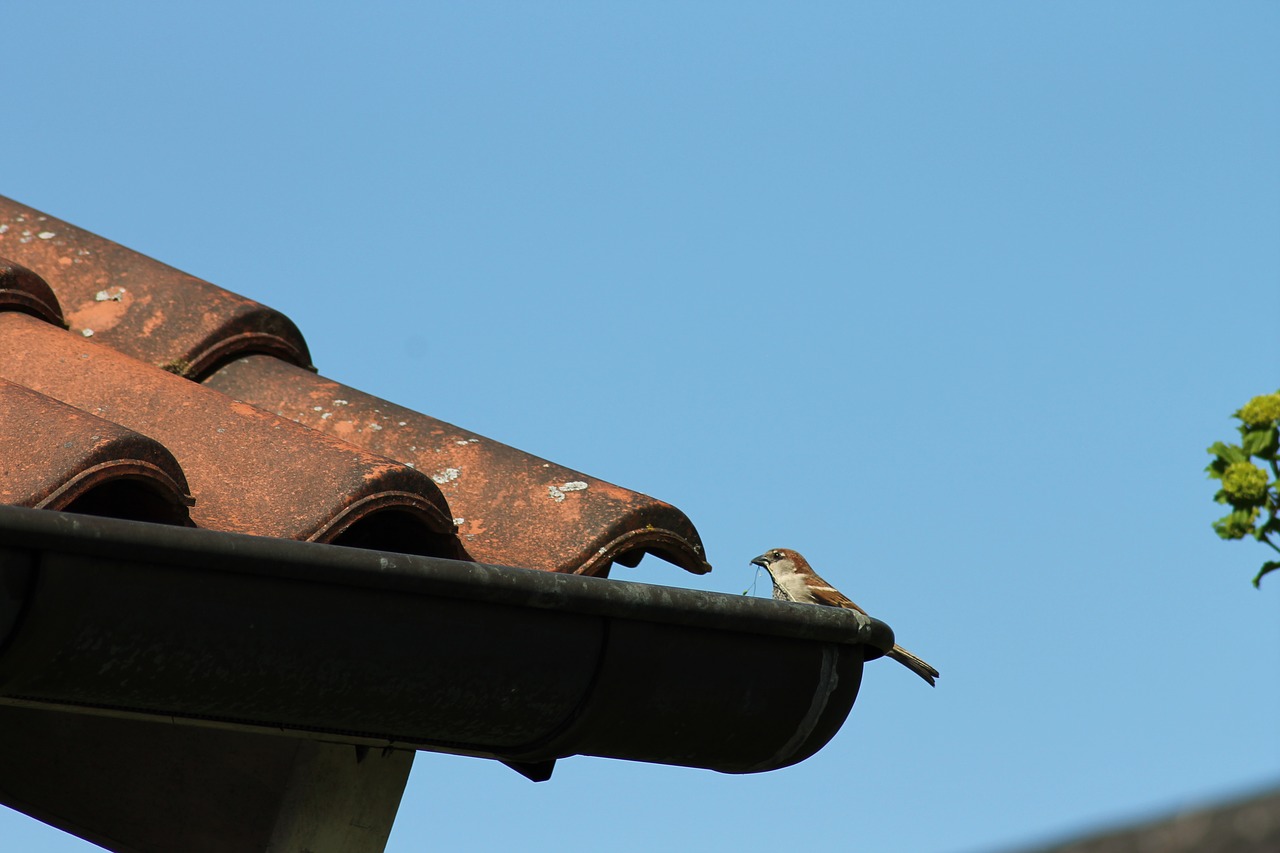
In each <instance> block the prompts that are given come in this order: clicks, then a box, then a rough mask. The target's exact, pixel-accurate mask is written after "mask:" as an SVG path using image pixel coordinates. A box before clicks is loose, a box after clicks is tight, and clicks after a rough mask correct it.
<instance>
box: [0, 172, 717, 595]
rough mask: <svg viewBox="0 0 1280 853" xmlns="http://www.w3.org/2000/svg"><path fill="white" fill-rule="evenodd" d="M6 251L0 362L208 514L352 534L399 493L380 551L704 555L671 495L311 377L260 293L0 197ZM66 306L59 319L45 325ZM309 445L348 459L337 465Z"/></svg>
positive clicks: (300, 349) (286, 326) (281, 529)
mask: <svg viewBox="0 0 1280 853" xmlns="http://www.w3.org/2000/svg"><path fill="white" fill-rule="evenodd" d="M0 255H3V256H6V257H7V258H12V259H13V261H11V262H6V265H4V266H0V311H7V312H9V314H8V315H7V316H4V315H0V317H2V320H3V322H2V328H0V352H9V353H10V354H11V356H12V357H10V356H6V357H5V362H6V363H4V364H3V366H2V367H0V375H2V376H4V377H6V378H9V379H10V380H11V381H13V382H16V383H18V384H23V385H28V386H30V387H32V388H34V389H35V390H37V391H40V392H41V393H44V394H47V395H48V396H50V397H53V398H56V399H59V400H62V401H63V402H64V403H68V404H70V405H72V406H75V407H78V408H81V409H83V410H84V411H86V412H89V413H91V414H94V415H98V416H101V417H104V418H107V419H108V420H111V421H114V422H116V423H118V424H120V425H122V426H124V427H127V428H129V429H132V430H134V431H136V432H138V433H141V434H143V435H146V436H149V437H151V438H153V439H156V440H158V441H159V442H160V443H162V444H163V445H164V446H166V447H168V449H169V450H171V451H173V453H174V455H175V456H176V457H177V458H178V459H179V461H180V462H181V464H182V466H183V468H184V469H185V470H186V472H187V475H188V477H189V478H190V481H191V485H192V490H193V495H194V497H195V499H196V504H195V507H194V508H193V509H192V518H193V519H194V520H195V521H196V523H197V524H200V525H201V526H209V527H213V528H215V529H223V530H232V531H245V532H255V533H259V534H260V535H270V536H283V537H290V538H318V539H322V540H325V541H337V539H336V537H338V536H340V535H341V536H342V537H343V539H342V542H343V544H356V540H357V539H359V538H360V536H357V534H360V535H361V536H366V537H367V535H368V533H369V531H370V525H368V524H362V525H359V527H360V528H361V529H360V530H353V529H352V523H353V521H355V520H359V519H363V518H366V517H369V516H371V515H372V513H373V511H374V510H377V509H381V508H387V507H390V506H395V507H397V508H398V509H399V510H400V514H399V516H398V517H399V519H400V520H399V521H398V522H391V521H389V518H390V517H388V516H387V515H386V514H385V513H383V514H382V516H380V518H381V521H380V522H379V524H378V525H377V534H378V537H379V540H380V541H381V542H382V544H381V547H383V548H385V549H387V550H411V551H412V550H420V549H421V548H422V547H423V546H421V545H418V546H415V545H412V544H411V543H405V542H404V541H402V540H404V539H405V537H406V536H408V537H409V538H410V539H412V538H413V534H411V533H410V529H411V528H412V527H413V523H411V522H406V521H405V519H406V518H409V517H416V518H417V519H418V522H425V523H427V526H428V527H429V528H430V530H431V531H432V534H431V535H432V536H435V537H436V538H435V539H432V540H431V543H430V545H429V546H428V547H427V550H428V551H429V552H431V553H443V552H442V551H440V549H441V548H442V547H444V545H445V540H443V539H440V538H439V537H440V536H447V534H448V533H449V532H451V528H450V525H452V523H453V521H454V520H455V519H457V524H458V526H459V529H458V532H459V534H460V538H452V537H450V543H449V548H448V549H446V550H450V549H451V551H452V555H453V556H458V557H463V558H470V559H474V560H478V561H483V562H490V563H498V564H505V565H516V566H523V567H527V568H538V569H544V570H551V571H559V572H577V573H582V574H596V575H605V574H607V573H608V571H609V568H610V566H611V565H612V563H614V562H619V563H622V564H624V565H635V564H636V563H637V562H638V561H639V560H640V558H641V557H642V556H643V555H644V554H645V553H653V554H656V555H658V556H660V557H662V558H664V559H667V560H669V561H671V562H673V563H675V564H677V565H679V566H681V567H683V568H685V569H688V570H689V571H693V572H699V573H700V572H705V571H708V570H709V569H710V565H709V564H708V563H707V561H706V558H705V555H704V554H703V549H702V543H701V541H700V539H699V537H698V533H697V531H696V530H695V529H694V527H693V524H692V523H691V522H690V521H689V519H688V518H687V517H686V516H685V515H684V513H682V512H680V511H679V510H678V509H676V508H675V507H673V506H671V505H670V504H666V503H663V502H662V501H659V500H655V499H654V498H651V497H648V496H647V495H642V494H639V493H637V492H633V491H630V490H627V489H624V488H622V487H619V486H615V485H612V484H610V483H607V482H604V481H603V480H599V479H596V478H593V477H589V476H587V475H585V474H582V473H579V472H577V471H573V470H571V469H569V468H565V467H563V466H560V465H557V464H555V463H553V462H549V461H547V460H544V459H540V458H538V457H536V456H533V455H531V454H527V453H524V452H523V451H520V450H517V449H515V448H512V447H509V446H507V445H504V444H501V443H499V442H496V441H492V440H490V439H487V438H484V437H482V436H478V435H476V434H474V433H471V432H469V431H467V430H464V429H461V428H459V427H455V426H453V425H451V424H447V423H444V422H442V421H439V420H436V419H435V418H432V417H430V416H428V415H425V414H421V413H418V412H413V411H411V410H408V409H405V408H403V407H400V406H396V405H394V404H392V403H389V402H387V401H385V400H380V399H378V398H376V397H373V396H370V395H367V394H364V393H362V392H360V391H357V390H356V389H353V388H349V387H347V386H343V385H340V384H339V383H336V382H333V381H332V380H328V379H324V378H323V377H320V376H317V375H315V374H314V373H312V372H310V371H311V368H310V356H309V355H308V351H307V346H306V343H305V341H304V340H303V339H302V336H301V334H300V333H299V332H298V330H297V328H296V327H295V326H294V325H293V323H292V322H290V321H289V319H288V318H287V317H285V316H284V315H282V314H280V313H278V312H276V311H273V310H272V309H270V308H267V307H265V306H263V305H260V304H258V303H256V302H254V301H252V300H249V299H246V298H244V297H242V296H239V295H237V294H234V293H231V292H229V291H226V290H223V289H222V288H219V287H217V286H215V285H213V284H210V283H209V282H206V281H202V280H200V279H198V278H195V277H192V276H189V275H187V274H185V273H182V272H179V271H178V270H175V269H173V268H172V267H169V266H167V265H165V264H162V263H160V262H158V261H155V260H153V259H151V258H148V257H146V256H144V255H141V254H139V253H137V252H134V251H132V250H130V249H126V248H124V247H123V246H120V245H118V244H116V243H113V242H111V241H109V240H106V239H103V238H101V237H98V236H96V235H94V234H91V233H89V232H87V231H84V230H83V229H80V228H76V227H75V226H73V225H69V224H67V223H65V222H62V221H60V220H58V219H55V218H54V217H51V216H48V215H47V214H44V213H41V212H40V211H38V210H34V209H32V208H30V207H27V206H25V205H22V204H19V203H17V202H15V201H12V200H9V199H5V198H3V197H0ZM19 264H21V266H19ZM46 282H47V284H46ZM55 297H56V298H55ZM58 303H61V306H62V307H61V310H59V309H58ZM15 312H20V313H15ZM23 315H29V316H26V317H25V318H24V317H23ZM31 317H36V318H40V319H42V320H45V321H47V322H46V323H44V324H40V323H37V322H35V321H34V320H32V319H31ZM62 318H65V320H66V325H67V326H68V327H69V329H70V332H62V331H60V330H59V329H57V328H54V325H53V324H61V321H62ZM104 344H105V345H106V346H101V345H104ZM29 348H30V349H29ZM28 349H29V351H28ZM113 350H114V351H115V353H114V354H110V353H111V351H113ZM20 355H21V356H22V357H21V358H19V357H18V356H20ZM148 365H149V366H150V367H148ZM157 367H158V368H161V370H162V371H167V372H168V373H172V374H177V375H179V376H183V377H186V378H188V379H195V380H203V381H205V382H206V384H207V385H208V386H209V388H212V389H216V390H217V391H220V392H224V393H225V394H226V395H229V396H231V397H234V398H236V399H238V400H241V401H244V402H245V403H249V404H251V406H252V407H253V408H251V407H250V406H238V407H237V406H236V405H235V404H231V403H230V402H229V401H227V400H226V398H225V397H223V396H222V395H220V394H216V393H213V392H212V391H209V390H208V389H202V390H197V387H196V386H195V385H194V384H193V383H186V385H185V386H183V385H182V384H181V383H174V382H166V381H163V380H162V379H160V378H158V374H160V373H161V371H156V370H154V368H157ZM202 391H203V394H202ZM257 409H261V410H265V411H266V412H272V413H275V414H276V415H279V416H282V417H284V418H287V419H289V421H291V422H292V421H296V422H297V423H300V424H303V425H304V426H307V427H310V428H312V429H313V430H314V432H312V431H309V430H300V429H298V427H296V426H294V424H293V423H289V424H288V427H289V428H290V429H286V426H285V422H284V421H281V420H280V419H279V418H276V417H272V416H270V415H267V414H264V412H263V411H257ZM250 424H252V426H250ZM219 430H221V431H222V432H219ZM291 430H292V431H291ZM281 436H288V438H287V440H284V439H281ZM322 436H323V437H322ZM313 445H314V447H316V448H318V449H320V452H322V453H323V454H329V455H330V456H332V457H334V458H341V459H343V460H344V461H343V462H342V463H339V464H337V465H336V467H333V468H331V467H330V463H329V461H327V460H328V457H324V458H323V460H322V458H318V457H315V456H314V455H312V454H311V447H312V446H313ZM357 447H358V448H362V450H357ZM370 454H378V458H377V459H374V457H372V456H371V455H370ZM391 460H397V461H398V462H400V463H403V465H397V464H394V463H393V462H392V461H391ZM353 466H354V467H353ZM410 469H417V471H418V472H421V473H415V472H414V471H412V470H410ZM354 471H362V472H364V473H362V474H358V475H357V474H355V473H353V472H354ZM342 472H346V473H345V474H344V473H342ZM374 481H378V482H374ZM392 481H394V482H392ZM396 483H399V484H400V485H396ZM393 495H398V497H393ZM446 499H447V502H446ZM397 501H399V502H400V503H397ZM273 517H274V518H273ZM388 537H390V542H391V543H393V544H394V547H393V546H392V544H388ZM428 538H430V537H428ZM361 541H364V542H365V543H366V544H371V543H370V542H369V540H367V538H366V539H364V540H361ZM395 543H398V544H395Z"/></svg>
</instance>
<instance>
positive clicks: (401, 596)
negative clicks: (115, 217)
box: [0, 507, 893, 776]
mask: <svg viewBox="0 0 1280 853" xmlns="http://www.w3.org/2000/svg"><path fill="white" fill-rule="evenodd" d="M892 644H893V634H892V631H891V630H890V629H889V627H888V626H887V625H885V624H884V623H883V622H880V621H878V620H875V619H870V618H868V617H865V616H862V615H861V614H858V613H855V612H853V611H847V610H837V609H834V608H818V607H809V606H803V605H794V604H788V603H785V602H774V601H769V600H764V599H755V598H744V597H741V596H732V595H722V594H716V593H704V592H696V591H691V590H682V589H673V588H668V587H661V586H650V585H645V584H635V583H628V582H624V581H616V580H603V579H598V578H590V577H580V576H573V575H563V574H550V573H545V572H535V571H529V570H524V569H517V568H507V567H498V566H487V565H481V564H475V563H464V562H455V561H450V560H442V559H436V558H430V557H420V556H412V555H404V554H395V553H387V552H376V551H365V550H360V549H353V548H343V547H338V546H332V545H316V544H310V543H304V542H294V541H290V540H281V539H268V538H258V537H251V536H239V535H233V534H226V533H216V532H211V531H206V530H196V529H190V528H176V527H166V526H162V525H154V524H146V523H141V522H130V521H120V520H116V519H107V518H97V517H89V516H81V515H69V514H63V513H56V512H51V511H48V510H28V509H21V508H15V507H0V704H10V705H24V706H28V707H44V708H56V709H63V710H73V711H79V712H88V713H94V714H107V715H112V716H124V717H134V718H143V719H165V720H169V721H172V722H177V723H189V724H192V725H209V726H216V727H224V728H226V727H230V728H235V729H243V730H248V731H257V732H263V733H272V734H288V735H293V736H302V737H312V738H317V739H323V740H338V741H344V742H350V743H356V744H365V745H370V746H383V747H394V748H408V749H426V750H434V751H442V752H453V753H461V754H467V755H477V756H484V757H491V758H498V759H502V760H505V761H508V762H510V763H512V764H514V765H516V766H518V767H520V768H522V769H523V770H525V771H527V772H530V773H531V775H535V776H537V775H539V774H540V771H539V768H543V769H544V770H546V771H548V772H549V767H550V762H553V761H554V760H555V759H557V758H562V757H566V756H570V755H575V754H587V755H597V756H605V757H612V758H625V759H631V760H636V761H649V762H657V763H664V764H677V765H686V766H693V767H704V768H709V769H713V770H719V771H722V772H727V773H748V772H756V771H764V770H771V769H775V768H779V767H784V766H787V765H789V764H793V763H795V762H797V761H801V760H803V759H804V758H806V757H808V756H809V755H811V754H813V753H814V752H816V751H817V750H818V749H819V748H821V747H822V746H823V745H824V744H825V743H826V742H827V741H828V740H829V739H830V738H831V737H832V735H834V734H835V732H836V731H837V729H839V727H840V725H841V724H842V723H843V722H844V719H845V717H846V716H847V715H848V713H849V710H850V708H851V707H852V705H853V702H854V699H855V698H856V696H857V691H858V686H859V683H860V681H861V675H862V663H863V660H864V658H868V659H869V658H872V657H878V656H880V655H881V654H883V651H884V650H885V649H887V648H889V647H890V646H892Z"/></svg>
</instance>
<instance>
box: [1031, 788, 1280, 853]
mask: <svg viewBox="0 0 1280 853" xmlns="http://www.w3.org/2000/svg"><path fill="white" fill-rule="evenodd" d="M1276 850H1280V789H1271V790H1268V791H1263V792H1261V793H1255V794H1251V795H1249V796H1247V797H1242V798H1240V799H1235V800H1230V801H1228V802H1224V803H1219V804H1216V805H1212V806H1200V807H1196V808H1188V809H1183V810H1181V811H1178V812H1176V813H1174V814H1171V815H1168V816H1166V817H1162V818H1158V819H1156V820H1151V821H1144V822H1142V823H1139V824H1136V825H1133V826H1127V827H1124V828H1121V829H1112V830H1108V831H1104V832H1101V833H1098V834H1094V835H1088V836H1086V837H1083V838H1077V839H1075V840H1073V841H1067V842H1064V843H1059V844H1054V845H1051V846H1048V847H1036V848H1034V849H1028V850H1026V851H1025V853H1274V851H1276Z"/></svg>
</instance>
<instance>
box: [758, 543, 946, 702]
mask: <svg viewBox="0 0 1280 853" xmlns="http://www.w3.org/2000/svg"><path fill="white" fill-rule="evenodd" d="M751 564H752V565H755V566H760V567H761V568H762V569H764V570H765V571H767V572H768V573H769V577H770V578H772V579H773V597H774V598H777V599H780V600H782V601H797V602H799V603H801V604H825V605H826V606H828V607H844V608H847V609H849V610H856V611H858V612H859V613H861V614H862V615H863V616H866V615H868V614H867V611H865V610H863V609H862V608H861V607H859V606H858V605H856V604H854V603H853V602H852V601H850V600H849V599H848V598H846V597H845V596H844V594H843V593H841V592H840V590H838V589H836V588H835V587H834V586H832V585H831V584H829V583H827V582H826V581H824V580H823V579H822V576H821V575H819V574H818V573H817V572H815V571H814V570H813V567H812V566H810V565H809V561H808V560H806V559H805V558H804V557H802V556H800V554H798V553H797V552H795V551H792V550H791V549H790V548H774V549H773V550H771V551H765V552H764V553H763V554H761V555H760V556H759V557H756V558H755V559H754V560H752V561H751ZM888 654H889V657H891V658H893V659H894V660H896V661H897V662H898V663H900V664H902V665H903V666H905V667H906V668H907V669H909V670H911V671H912V672H914V673H915V674H916V675H918V676H920V677H921V678H923V679H924V680H925V681H927V682H929V684H930V686H932V685H933V680H934V679H935V678H937V677H938V671H937V670H936V669H934V668H933V667H931V666H929V664H927V663H925V662H924V661H922V660H920V658H918V657H916V656H915V655H913V654H911V652H909V651H907V650H906V649H904V648H903V647H902V646H899V645H894V647H893V648H892V649H890V650H889V653H888Z"/></svg>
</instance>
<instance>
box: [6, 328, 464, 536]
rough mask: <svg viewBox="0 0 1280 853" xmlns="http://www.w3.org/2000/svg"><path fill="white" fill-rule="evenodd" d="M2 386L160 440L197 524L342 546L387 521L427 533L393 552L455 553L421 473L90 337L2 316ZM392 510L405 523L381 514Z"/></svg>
mask: <svg viewBox="0 0 1280 853" xmlns="http://www.w3.org/2000/svg"><path fill="white" fill-rule="evenodd" d="M0 378H4V379H7V380H9V381H10V382H13V383H17V384H21V385H24V386H26V387H28V388H31V389H33V390H35V391H38V392H40V393H41V394H44V395H46V396H48V397H52V398H54V399H56V400H60V401H61V402H63V403H66V404H68V405H70V406H74V407H75V408H77V409H80V410H83V411H85V412H88V413H90V414H92V415H94V416H96V417H99V418H103V419H106V420H109V421H112V422H114V423H117V424H120V425H121V426H123V427H126V428H128V429H131V430H133V431H135V432H138V433H141V434H143V435H147V436H150V437H152V438H154V439H156V440H158V441H159V442H161V443H162V444H163V445H164V446H165V447H166V448H168V449H169V451H170V452H172V453H173V455H174V457H175V458H176V459H177V460H178V461H179V462H180V464H181V465H182V469H183V470H184V471H185V472H186V475H187V479H188V481H189V483H190V485H191V494H192V496H193V497H194V498H195V505H194V506H193V507H192V509H191V518H192V520H193V521H195V522H196V524H197V525H198V526H200V527H208V528H210V529H213V530H223V531H229V532H233V533H250V534H255V535H259V536H275V537H279V538H285V539H306V540H318V541H325V542H336V543H338V544H342V543H343V539H342V537H343V536H344V534H345V533H347V531H348V530H351V532H352V535H354V536H362V535H365V531H363V530H361V529H360V527H359V526H360V525H363V524H364V523H365V522H367V523H370V524H377V525H379V526H383V525H387V524H391V525H394V526H395V528H396V529H397V530H399V529H401V528H406V527H407V528H409V529H410V530H412V529H413V528H415V527H417V528H419V529H418V530H417V531H416V533H417V534H418V538H419V539H420V543H419V544H417V545H414V544H412V543H410V542H406V543H404V544H402V545H401V547H397V548H392V547H390V546H389V545H388V546H384V547H386V548H387V550H407V551H416V552H418V553H429V554H435V555H437V556H453V555H455V554H456V545H455V544H453V543H456V539H455V537H454V536H453V535H452V532H453V521H452V516H450V515H449V513H448V507H447V505H446V504H445V502H444V499H443V498H442V497H441V496H440V493H439V490H438V489H436V487H435V484H434V483H432V482H431V481H430V480H429V479H428V478H427V477H425V476H424V475H422V474H420V473H418V472H416V471H413V470H412V469H410V468H407V467H405V466H403V465H399V464H396V463H395V462H392V461H391V460H389V459H385V458H383V457H380V456H375V455H373V454H371V453H368V452H366V451H362V450H360V449H358V448H356V447H353V446H351V445H349V444H346V443H345V442H341V441H336V440H334V439H331V438H328V437H325V436H322V435H319V434H317V433H315V432H313V431H311V430H307V429H303V428H301V427H299V426H298V425H297V424H295V423H293V422H292V421H287V420H284V419H283V418H279V417H276V416H275V415H271V414H268V413H266V412H263V411H262V410H260V409H257V408H255V407H253V406H249V405H247V404H245V403H239V402H236V401H234V400H231V399H230V398H228V397H226V396H224V395H222V394H219V393H218V392H216V391H213V390H211V389H208V388H205V387H203V386H201V385H198V384H196V383H193V382H188V381H186V380H184V379H181V378H180V377H177V376H173V375H171V374H168V373H166V372H164V371H161V370H156V369H155V368H153V367H150V366H148V365H146V364H143V363H141V362H139V361H137V360H135V359H132V358H129V357H128V356H125V355H123V354H121V353H119V352H116V351H115V350H113V349H111V348H109V347H103V346H99V345H97V344H94V343H92V342H91V341H89V340H87V339H85V338H84V337H83V336H82V335H77V334H75V333H73V332H68V331H64V330H62V329H59V328H57V327H55V326H53V325H51V324H49V323H46V322H43V321H41V320H37V319H35V318H34V317H31V316H29V315H27V314H21V313H17V312H5V313H0ZM387 512H395V513H398V514H399V515H398V516H397V517H396V519H395V520H394V521H392V522H388V521H387V520H383V519H380V518H377V517H376V516H377V515H378V514H380V513H387ZM352 528H355V529H352ZM406 537H407V538H410V539H411V538H412V536H411V535H409V534H406Z"/></svg>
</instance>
